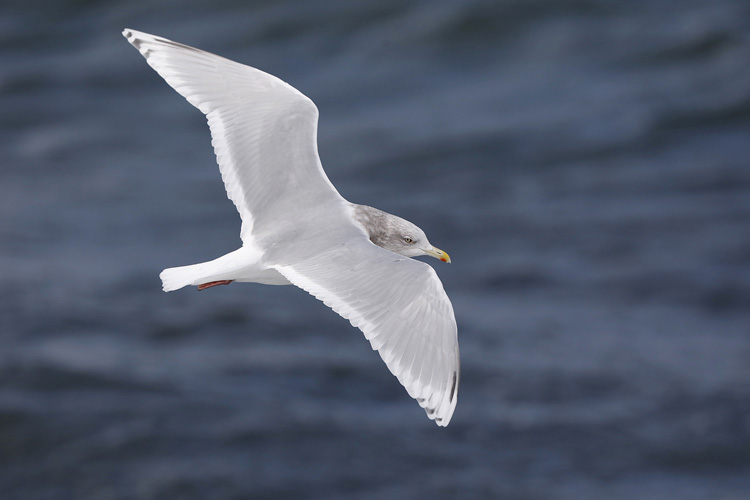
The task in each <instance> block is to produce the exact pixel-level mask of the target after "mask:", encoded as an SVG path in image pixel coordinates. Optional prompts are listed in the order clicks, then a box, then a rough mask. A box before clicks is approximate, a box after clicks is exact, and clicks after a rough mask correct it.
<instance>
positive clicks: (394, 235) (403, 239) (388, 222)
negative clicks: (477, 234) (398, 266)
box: [353, 205, 451, 262]
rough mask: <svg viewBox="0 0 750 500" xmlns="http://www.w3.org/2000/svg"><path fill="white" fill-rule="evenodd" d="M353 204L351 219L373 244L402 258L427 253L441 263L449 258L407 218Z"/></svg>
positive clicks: (448, 260) (449, 259)
mask: <svg viewBox="0 0 750 500" xmlns="http://www.w3.org/2000/svg"><path fill="white" fill-rule="evenodd" d="M353 206H354V218H355V219H356V220H357V221H358V222H359V223H360V224H362V227H363V228H364V229H365V231H366V232H367V234H368V235H369V236H370V241H372V242H373V243H375V244H376V245H377V246H379V247H381V248H384V249H386V250H389V251H391V252H393V253H397V254H399V255H403V256H404V257H418V256H420V255H429V256H430V257H435V258H436V259H438V260H441V261H443V262H450V261H451V258H450V256H449V255H448V254H447V253H446V252H444V251H442V250H440V249H439V248H436V247H434V246H432V244H431V243H430V241H429V240H428V239H427V236H426V235H425V234H424V231H422V230H421V229H420V228H419V227H417V226H416V225H415V224H412V223H411V222H409V221H408V220H405V219H402V218H401V217H397V216H395V215H391V214H389V213H387V212H383V211H382V210H378V209H377V208H372V207H368V206H367V205H353Z"/></svg>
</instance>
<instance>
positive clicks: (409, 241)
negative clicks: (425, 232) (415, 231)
mask: <svg viewBox="0 0 750 500" xmlns="http://www.w3.org/2000/svg"><path fill="white" fill-rule="evenodd" d="M404 241H405V242H406V243H414V240H413V239H411V238H410V237H408V236H404Z"/></svg>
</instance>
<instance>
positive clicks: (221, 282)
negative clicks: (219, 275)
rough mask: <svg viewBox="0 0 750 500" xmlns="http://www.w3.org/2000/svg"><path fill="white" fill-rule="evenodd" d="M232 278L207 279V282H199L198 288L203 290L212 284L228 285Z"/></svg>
mask: <svg viewBox="0 0 750 500" xmlns="http://www.w3.org/2000/svg"><path fill="white" fill-rule="evenodd" d="M232 281H234V280H220V281H209V282H208V283H201V284H200V285H198V290H205V289H206V288H211V287H212V286H219V285H228V284H230V283H231V282H232Z"/></svg>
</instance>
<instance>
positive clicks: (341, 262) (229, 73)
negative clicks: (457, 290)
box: [123, 29, 459, 426]
mask: <svg viewBox="0 0 750 500" xmlns="http://www.w3.org/2000/svg"><path fill="white" fill-rule="evenodd" d="M123 35H124V36H125V38H126V39H127V40H128V42H130V43H131V44H132V45H133V46H134V47H135V48H136V49H138V51H139V52H140V53H141V54H142V55H143V57H145V58H146V62H147V63H148V64H149V65H150V66H151V67H152V68H153V69H154V70H156V72H157V73H159V75H160V76H161V77H162V78H164V80H166V82H167V83H168V84H169V85H170V86H171V87H172V88H174V89H175V90H176V91H177V92H178V93H179V94H180V95H182V96H183V97H184V98H185V99H187V100H188V102H189V103H190V104H192V105H193V106H195V107H196V108H198V109H199V110H200V111H201V112H202V113H203V114H204V115H206V117H207V119H208V126H209V128H210V131H211V138H212V141H211V144H212V146H213V148H214V152H215V153H216V159H217V162H218V164H219V170H220V171H221V177H222V179H223V181H224V187H225V188H226V191H227V196H228V197H229V199H230V200H231V201H232V202H233V203H234V205H235V206H236V207H237V210H238V211H239V213H240V218H241V220H242V225H241V229H240V239H241V240H242V246H241V247H240V248H239V249H238V250H235V251H233V252H230V253H228V254H226V255H224V256H222V257H219V258H217V259H215V260H212V261H209V262H203V263H200V264H194V265H190V266H182V267H173V268H169V269H165V270H164V271H163V272H162V273H161V274H160V277H161V280H162V285H163V289H164V291H165V292H170V291H173V290H177V289H180V288H183V287H185V286H196V287H198V289H199V290H204V289H206V288H211V287H214V286H218V285H228V284H230V283H233V282H252V283H263V284H268V285H288V284H293V285H296V286H297V287H299V288H302V289H303V290H305V291H306V292H308V293H309V294H310V295H313V296H314V297H316V298H317V299H319V300H321V301H322V302H323V303H324V304H325V305H327V306H328V307H330V308H331V309H333V310H334V311H335V312H337V313H338V314H339V315H341V316H343V317H344V318H346V319H348V320H349V322H350V323H351V324H352V326H354V327H357V328H359V329H360V330H362V332H363V333H364V335H365V338H367V340H369V341H370V344H371V346H372V348H373V349H374V350H377V351H378V353H379V354H380V356H381V357H382V359H383V361H384V362H385V364H386V366H387V367H388V369H389V370H390V371H391V373H392V374H393V375H395V376H396V378H398V381H399V382H400V383H401V384H402V385H403V386H404V388H405V389H406V391H407V392H408V393H409V395H410V396H411V397H412V398H414V399H416V400H417V402H418V403H419V405H420V406H421V407H422V408H424V409H425V411H426V412H427V416H428V417H429V418H430V419H431V420H434V421H435V423H437V425H439V426H446V425H448V423H449V422H450V420H451V417H452V416H453V411H454V410H455V408H456V401H457V396H458V382H459V352H458V335H457V328H456V319H455V316H454V313H453V306H452V305H451V302H450V300H449V299H448V296H447V295H446V293H445V289H444V288H443V284H442V283H441V282H440V279H439V278H438V276H437V274H436V273H435V270H434V269H433V268H432V267H431V266H429V265H427V264H425V263H424V262H420V261H417V260H414V259H412V258H411V257H417V256H422V255H429V256H431V257H435V258H437V259H439V260H441V261H443V262H450V257H449V256H448V254H447V253H446V252H444V251H442V250H440V249H438V248H435V247H434V246H433V245H432V244H431V243H430V242H429V240H428V239H427V236H426V235H425V233H424V231H422V230H421V229H420V228H419V227H417V226H416V225H414V224H412V223H411V222H409V221H406V220H404V219H402V218H400V217H397V216H395V215H391V214H389V213H386V212H383V211H381V210H378V209H376V208H372V207H369V206H365V205H357V204H354V203H350V202H349V201H347V200H345V199H344V198H343V197H342V196H341V195H340V194H339V193H338V191H337V190H336V188H335V187H334V186H333V184H331V181H330V180H329V179H328V177H327V176H326V174H325V172H324V171H323V167H322V165H321V163H320V158H319V156H318V146H317V128H318V108H317V107H316V106H315V104H314V103H313V102H312V101H311V100H310V99H309V98H307V97H306V96H305V95H303V94H302V93H301V92H299V91H298V90H297V89H295V88H294V87H292V86H291V85H289V84H287V83H286V82H284V81H282V80H280V79H278V78H276V77H275V76H272V75H269V74H268V73H264V72H263V71H260V70H258V69H255V68H252V67H250V66H246V65H243V64H240V63H237V62H234V61H231V60H229V59H225V58H223V57H220V56H217V55H214V54H211V53H209V52H204V51H202V50H199V49H196V48H193V47H189V46H187V45H183V44H180V43H176V42H173V41H171V40H167V39H166V38H161V37H158V36H153V35H149V34H147V33H142V32H139V31H135V30H131V29H126V30H124V31H123Z"/></svg>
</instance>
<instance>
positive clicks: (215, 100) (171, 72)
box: [123, 29, 346, 244]
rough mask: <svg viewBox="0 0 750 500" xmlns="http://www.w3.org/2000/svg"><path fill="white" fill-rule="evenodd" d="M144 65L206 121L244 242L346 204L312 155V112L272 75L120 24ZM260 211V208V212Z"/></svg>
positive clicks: (314, 145)
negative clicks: (322, 208)
mask: <svg viewBox="0 0 750 500" xmlns="http://www.w3.org/2000/svg"><path fill="white" fill-rule="evenodd" d="M123 35H124V36H125V38H127V40H128V41H129V42H130V43H131V44H132V45H133V46H134V47H135V48H137V49H138V51H139V52H140V53H141V54H142V55H143V57H145V58H146V61H147V62H148V64H149V65H150V66H151V67H152V68H154V69H155V70H156V72H157V73H159V75H161V76H162V78H164V80H166V81H167V83H168V84H169V85H170V86H172V88H174V89H175V90H176V91H177V92H179V93H180V94H181V95H182V96H183V97H185V98H186V99H187V100H188V102H190V104H192V105H193V106H195V107H196V108H198V109H200V110H201V111H202V112H203V114H205V115H206V117H207V118H208V125H209V127H210V129H211V136H212V139H213V140H212V141H211V143H212V145H213V147H214V151H215V153H216V158H217V161H218V163H219V167H220V170H221V176H222V178H223V180H224V186H225V187H226V190H227V195H228V196H229V199H230V200H232V202H234V204H235V206H236V207H237V210H238V211H239V213H240V217H241V218H242V230H241V233H240V235H241V237H242V240H243V242H245V244H248V243H249V241H250V239H251V238H252V239H254V240H257V239H260V238H263V237H264V236H266V235H271V234H273V233H274V229H273V227H272V225H273V224H278V221H279V218H280V216H283V218H285V219H287V218H288V219H290V220H295V219H297V220H299V219H304V214H305V213H306V212H307V210H308V209H309V208H310V207H320V206H323V205H326V204H341V203H346V202H345V200H343V198H342V197H341V196H340V195H339V194H338V192H337V191H336V189H335V188H334V187H333V185H332V184H331V182H330V181H329V180H328V177H327V176H326V174H325V172H324V171H323V167H322V166H321V164H320V159H319V157H318V146H317V128H318V109H317V108H316V107H315V104H314V103H313V102H312V101H311V100H310V99H308V98H307V97H305V96H304V95H303V94H302V93H300V92H299V91H298V90H296V89H295V88H294V87H292V86H290V85H288V84H287V83H285V82H283V81H281V80H280V79H278V78H276V77H275V76H272V75H269V74H268V73H264V72H263V71H260V70H258V69H255V68H251V67H250V66H245V65H243V64H239V63H236V62H234V61H230V60H229V59H225V58H223V57H219V56H216V55H214V54H210V53H208V52H204V51H202V50H198V49H195V48H193V47H189V46H187V45H182V44H179V43H175V42H173V41H171V40H167V39H166V38H161V37H157V36H153V35H149V34H147V33H141V32H138V31H134V30H130V29H126V30H125V31H123ZM260 209H262V210H260Z"/></svg>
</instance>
